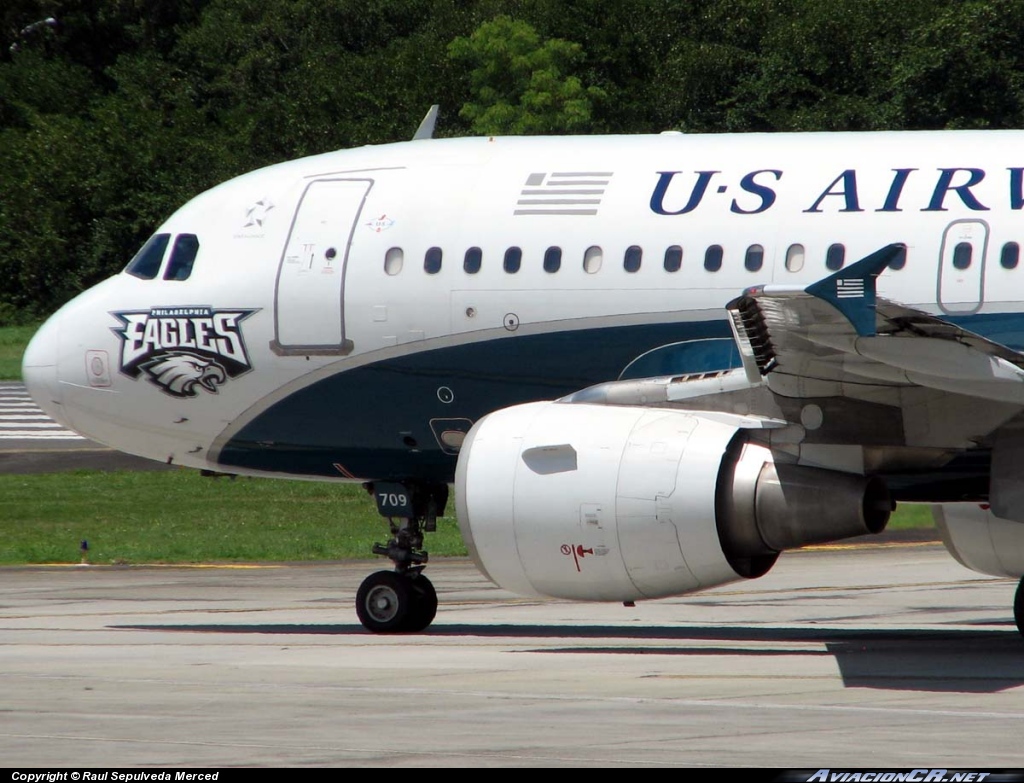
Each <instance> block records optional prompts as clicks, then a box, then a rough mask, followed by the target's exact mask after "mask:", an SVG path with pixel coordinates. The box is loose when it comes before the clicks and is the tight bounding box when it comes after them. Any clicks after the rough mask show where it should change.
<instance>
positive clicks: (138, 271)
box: [124, 234, 171, 280]
mask: <svg viewBox="0 0 1024 783" xmlns="http://www.w3.org/2000/svg"><path fill="white" fill-rule="evenodd" d="M170 240H171V235H170V234H154V235H153V236H151V237H150V238H149V240H148V241H147V242H146V244H144V245H143V246H142V249H141V250H140V251H139V252H138V253H136V254H135V258H133V259H132V260H131V261H129V262H128V266H126V267H125V268H124V271H125V272H127V273H128V274H130V275H134V276H135V277H137V278H139V279H140V280H152V279H153V278H154V277H156V273H157V272H159V271H160V264H162V263H163V260H164V252H165V251H166V250H167V243H168V242H170Z"/></svg>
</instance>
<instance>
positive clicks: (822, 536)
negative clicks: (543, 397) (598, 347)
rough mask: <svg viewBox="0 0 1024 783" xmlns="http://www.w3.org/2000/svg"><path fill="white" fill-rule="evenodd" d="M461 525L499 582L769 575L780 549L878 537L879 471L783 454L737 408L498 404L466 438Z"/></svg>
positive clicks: (529, 590)
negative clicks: (735, 418)
mask: <svg viewBox="0 0 1024 783" xmlns="http://www.w3.org/2000/svg"><path fill="white" fill-rule="evenodd" d="M455 481H456V485H455V486H456V508H457V514H458V520H459V527H460V529H461V531H462V536H463V538H464V540H465V542H466V545H467V547H468V549H469V551H470V554H471V556H472V557H473V559H474V561H475V562H476V564H477V566H478V567H479V568H480V570H481V571H482V572H483V573H484V574H485V575H487V577H488V578H489V579H490V580H491V581H493V582H494V583H495V584H497V585H499V586H500V587H503V588H505V589H507V590H511V591H513V592H516V593H519V594H522V595H538V596H549V597H555V598H567V599H574V600H584V601H634V600H639V599H647V598H661V597H665V596H672V595H682V594H684V593H689V592H693V591H696V590H701V589H705V588H709V587H714V586H716V585H721V584H726V583H729V582H733V581H738V580H740V579H744V578H756V577H759V576H762V575H763V574H765V573H767V572H768V571H769V569H771V567H772V566H773V565H774V563H775V561H776V559H777V558H778V556H779V553H780V552H782V551H784V550H786V549H792V548H795V547H800V546H803V545H806V544H813V543H823V542H827V541H834V540H838V539H843V538H848V537H851V536H857V535H862V534H866V533H878V532H880V531H881V530H883V529H884V527H885V525H886V524H887V523H888V520H889V514H890V512H891V511H892V501H891V499H890V496H889V493H888V490H887V488H886V486H885V483H884V482H883V481H882V480H881V479H880V478H877V477H865V476H861V475H855V474H848V473H840V472H836V471H831V470H821V469H818V468H811V467H804V466H800V465H795V464H789V463H786V462H782V461H779V460H778V458H777V455H775V454H773V452H772V451H771V450H769V449H768V448H766V447H764V446H762V445H759V444H757V443H754V442H751V441H750V439H749V437H748V432H747V431H746V430H744V429H742V428H740V427H739V426H737V425H734V424H732V423H729V422H727V421H723V420H722V417H719V416H714V417H712V416H710V415H701V414H700V413H693V412H684V411H674V410H665V409H651V408H633V407H611V406H601V405H586V404H569V403H558V402H542V403H530V404H527V405H519V406H515V407H511V408H506V409H504V410H500V411H496V412H494V413H491V414H489V415H488V416H486V417H484V418H482V419H481V420H480V421H478V422H477V423H476V424H475V425H474V426H473V428H472V430H471V431H470V432H469V434H468V435H467V436H466V439H465V441H464V443H463V444H462V449H461V450H460V453H459V460H458V467H457V470H456V478H455Z"/></svg>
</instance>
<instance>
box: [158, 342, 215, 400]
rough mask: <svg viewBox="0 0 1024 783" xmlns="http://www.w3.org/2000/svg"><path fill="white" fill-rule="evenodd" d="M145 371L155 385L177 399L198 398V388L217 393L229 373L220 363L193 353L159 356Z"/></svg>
mask: <svg viewBox="0 0 1024 783" xmlns="http://www.w3.org/2000/svg"><path fill="white" fill-rule="evenodd" d="M142 369H143V370H144V371H145V373H146V375H148V376H149V379H150V380H151V381H152V382H153V383H155V384H158V385H159V386H162V387H163V388H164V390H165V391H166V392H167V393H169V394H173V395H174V396H175V397H195V396H196V394H197V393H198V391H199V389H198V387H202V388H204V389H206V391H208V392H210V393H211V394H216V393H217V386H218V385H219V384H222V383H224V381H225V380H227V373H225V371H224V368H223V367H221V366H220V365H219V364H218V363H217V362H215V361H213V360H212V359H204V358H203V357H201V356H196V355H195V354H191V353H171V354H164V355H162V356H157V357H154V358H153V359H151V360H150V361H148V362H146V363H145V364H143V365H142Z"/></svg>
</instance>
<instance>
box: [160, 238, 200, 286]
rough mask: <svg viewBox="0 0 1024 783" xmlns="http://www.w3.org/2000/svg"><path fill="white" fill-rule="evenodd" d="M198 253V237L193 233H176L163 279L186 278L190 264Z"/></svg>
mask: <svg viewBox="0 0 1024 783" xmlns="http://www.w3.org/2000/svg"><path fill="white" fill-rule="evenodd" d="M198 253H199V237H197V236H196V235H195V234H178V236H176V237H175V238H174V248H173V249H172V250H171V260H170V261H168V262H167V271H166V272H164V280H188V278H189V275H191V274H192V265H193V264H194V263H195V262H196V255H198Z"/></svg>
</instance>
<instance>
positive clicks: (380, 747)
mask: <svg viewBox="0 0 1024 783" xmlns="http://www.w3.org/2000/svg"><path fill="white" fill-rule="evenodd" d="M382 566H383V563H374V562H372V561H363V562H344V563H332V564H320V565H265V566H258V567H256V566H254V567H233V568H221V567H207V568H178V567H105V566H69V567H16V568H2V569H0V693H2V694H3V695H2V697H0V758H2V759H4V764H5V766H8V767H18V768H22V767H24V768H27V767H29V766H33V767H38V766H45V767H62V768H74V767H79V768H89V767H115V766H138V767H143V766H153V767H160V766H209V767H229V766H230V767H236V766H243V767H249V766H288V767H292V766H309V767H386V768H395V767H404V768H417V767H567V768H572V767H576V768H580V767H715V768H717V767H747V766H750V767H773V768H787V769H790V768H792V769H803V768H812V769H818V768H822V767H832V768H838V767H847V768H851V767H852V768H866V767H872V768H877V767H898V768H904V767H906V768H915V767H947V768H954V767H956V768H979V769H992V768H1024V743H1022V742H1021V737H1022V736H1024V640H1022V639H1021V637H1020V636H1019V635H1018V634H1017V632H1016V630H1015V628H1014V625H1013V621H1012V611H1011V605H1012V600H1013V592H1014V589H1015V584H1014V583H1013V582H1012V581H1011V580H1003V579H993V578H988V577H984V576H981V575H979V574H975V573H973V572H971V571H968V570H966V569H964V568H963V567H962V566H960V565H958V564H957V563H955V562H954V561H953V560H952V559H951V558H950V557H949V556H948V555H947V554H946V553H945V550H944V549H942V547H941V546H938V545H935V544H929V543H923V544H917V545H906V544H903V545H893V546H872V547H851V548H830V549H818V550H802V551H799V552H793V553H787V554H785V555H783V556H782V558H781V559H780V561H779V563H778V564H777V566H776V568H775V569H774V570H773V571H772V572H771V573H769V574H768V575H767V576H765V577H763V578H761V579H759V580H755V581H752V582H744V583H739V584H734V585H728V586H723V587H719V588H716V589H713V590H710V591H708V592H705V593H701V594H698V595H694V596H689V597H686V598H678V599H667V600H660V601H651V602H641V603H638V604H637V605H636V606H635V607H632V608H629V607H624V606H621V605H617V604H616V605H605V604H578V603H568V602H563V601H545V600H528V599H523V598H517V597H515V596H512V595H511V594H509V593H506V592H505V591H503V590H500V589H498V588H496V587H494V586H492V585H491V584H490V583H488V582H487V581H486V580H484V579H483V578H482V577H481V576H480V575H479V574H478V572H477V571H476V569H475V568H474V567H473V565H472V564H471V563H470V562H469V561H468V560H463V559H453V560H442V561H439V562H436V563H431V564H430V566H429V567H428V570H427V573H428V574H429V575H430V577H431V578H432V580H433V582H434V584H435V586H436V587H437V591H438V594H439V596H440V602H441V603H440V608H439V610H438V615H437V619H436V620H435V622H434V624H433V625H432V626H431V627H430V628H429V629H428V630H427V631H426V632H425V633H422V634H416V635H396V636H376V635H372V634H369V633H367V632H365V631H364V630H363V629H362V627H361V626H359V624H358V622H357V621H356V618H355V612H354V609H353V600H354V595H355V591H356V589H357V587H358V584H359V582H360V581H361V580H362V578H363V577H364V576H365V575H366V574H367V573H369V572H370V571H371V570H373V569H374V568H375V567H377V568H379V567H382Z"/></svg>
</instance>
